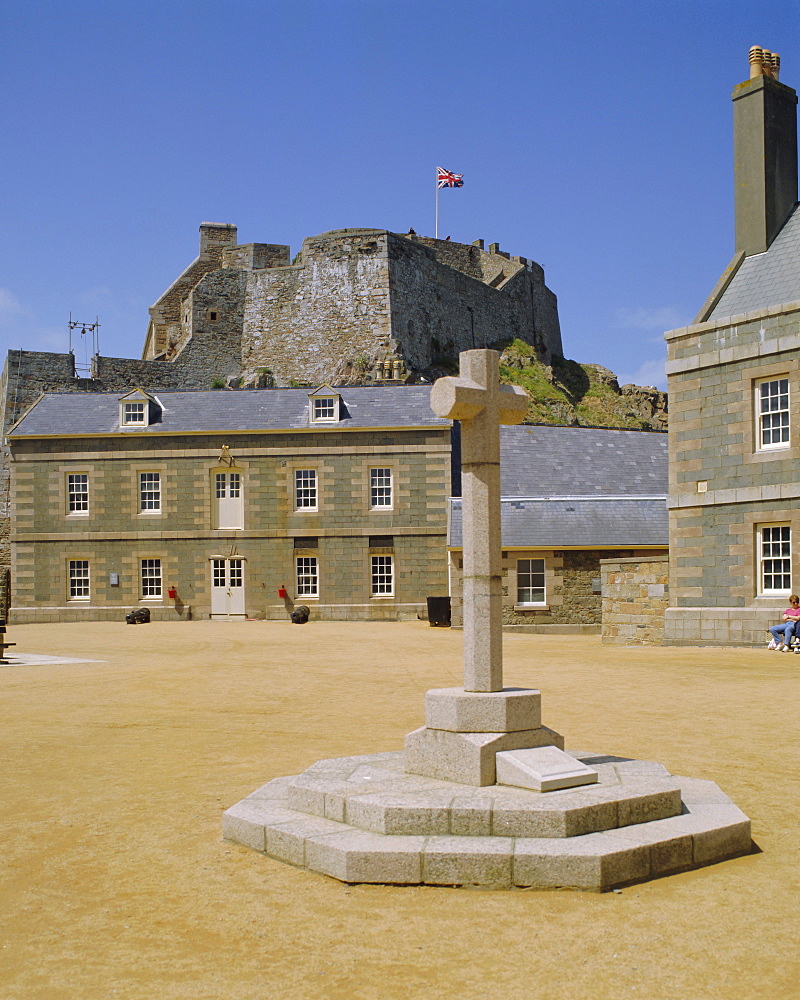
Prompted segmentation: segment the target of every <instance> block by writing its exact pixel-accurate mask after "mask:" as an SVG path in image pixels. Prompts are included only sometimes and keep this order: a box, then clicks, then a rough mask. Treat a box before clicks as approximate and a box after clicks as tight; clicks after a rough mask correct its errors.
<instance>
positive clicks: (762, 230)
mask: <svg viewBox="0 0 800 1000" xmlns="http://www.w3.org/2000/svg"><path fill="white" fill-rule="evenodd" d="M780 65H781V59H780V56H779V55H778V54H777V52H770V51H769V49H763V48H761V47H760V46H758V45H754V46H753V47H752V48H751V49H750V79H749V80H745V82H744V83H740V84H739V85H738V86H737V87H735V88H734V91H733V95H732V97H733V156H734V183H735V205H736V250H737V251H739V250H743V251H744V253H745V255H746V256H748V257H749V256H750V255H751V254H755V253H763V252H764V251H765V250H766V249H768V247H769V245H770V244H771V243H772V241H773V240H774V239H775V237H776V236H777V235H778V233H779V232H780V229H781V227H782V226H783V224H784V222H786V220H787V219H788V217H789V215H790V213H791V211H792V209H793V208H794V206H795V204H796V203H797V110H796V107H797V94H796V93H795V91H794V90H792V88H791V87H787V86H786V85H785V84H783V83H779V82H778V75H779V73H780Z"/></svg>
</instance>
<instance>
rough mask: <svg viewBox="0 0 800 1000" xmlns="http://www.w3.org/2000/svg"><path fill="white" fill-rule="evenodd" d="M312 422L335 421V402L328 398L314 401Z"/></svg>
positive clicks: (324, 397)
mask: <svg viewBox="0 0 800 1000" xmlns="http://www.w3.org/2000/svg"><path fill="white" fill-rule="evenodd" d="M313 419H314V420H335V419H336V400H335V399H334V398H333V397H332V396H330V397H328V396H323V398H322V399H315V400H314V417H313Z"/></svg>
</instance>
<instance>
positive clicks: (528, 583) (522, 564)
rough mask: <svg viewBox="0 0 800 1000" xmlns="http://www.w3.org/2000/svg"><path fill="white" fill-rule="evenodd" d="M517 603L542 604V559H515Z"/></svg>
mask: <svg viewBox="0 0 800 1000" xmlns="http://www.w3.org/2000/svg"><path fill="white" fill-rule="evenodd" d="M517 604H544V559H517Z"/></svg>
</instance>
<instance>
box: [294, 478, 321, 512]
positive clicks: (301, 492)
mask: <svg viewBox="0 0 800 1000" xmlns="http://www.w3.org/2000/svg"><path fill="white" fill-rule="evenodd" d="M294 505H295V507H296V508H297V509H298V510H316V509H317V473H316V470H315V469H295V472H294Z"/></svg>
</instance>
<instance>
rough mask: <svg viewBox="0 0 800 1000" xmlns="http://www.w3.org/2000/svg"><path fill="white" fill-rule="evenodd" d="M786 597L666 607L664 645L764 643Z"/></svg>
mask: <svg viewBox="0 0 800 1000" xmlns="http://www.w3.org/2000/svg"><path fill="white" fill-rule="evenodd" d="M786 604H787V601H786V599H785V598H784V599H783V600H782V601H781V600H775V599H773V598H770V599H768V600H764V602H763V606H760V607H749V608H668V609H667V613H666V619H665V630H664V645H665V646H749V647H754V646H755V647H758V646H765V645H766V644H767V642H768V640H769V635H768V634H767V629H768V628H769V626H770V625H778V624H779V623H780V621H781V616H782V615H783V611H784V608H785V607H786Z"/></svg>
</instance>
